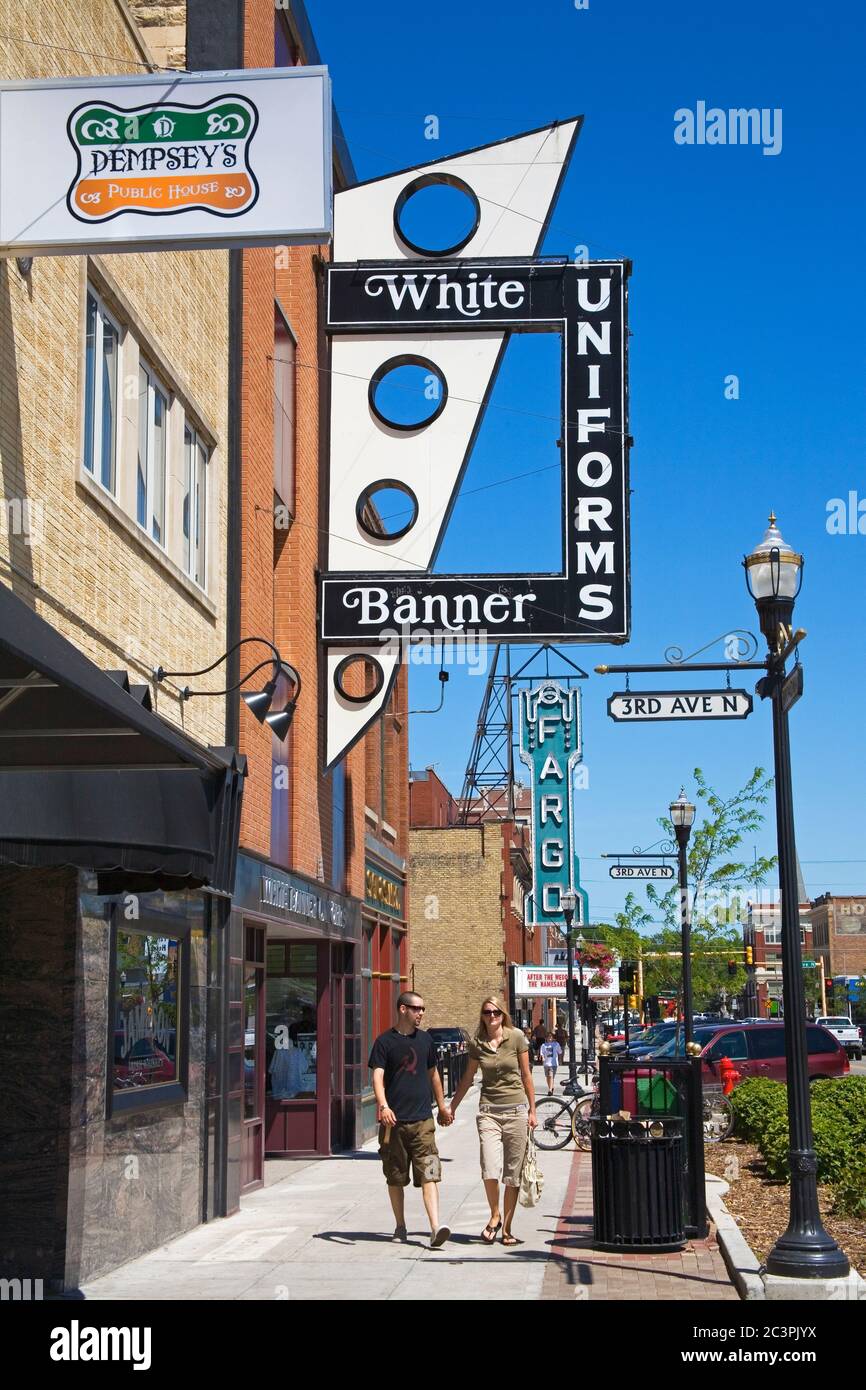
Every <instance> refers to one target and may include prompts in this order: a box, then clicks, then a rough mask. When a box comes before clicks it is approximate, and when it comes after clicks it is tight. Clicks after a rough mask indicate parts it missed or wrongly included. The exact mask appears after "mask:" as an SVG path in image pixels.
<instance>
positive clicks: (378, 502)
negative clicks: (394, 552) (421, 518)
mask: <svg viewBox="0 0 866 1390" xmlns="http://www.w3.org/2000/svg"><path fill="white" fill-rule="evenodd" d="M407 502H408V505H407ZM383 506H384V508H385V511H384V514H383V511H382V507H383ZM355 516H356V517H357V519H358V525H359V526H360V528H361V530H362V531H364V532H365V533H366V534H367V535H368V536H372V538H373V540H377V541H382V540H384V541H397V540H399V539H400V537H401V536H405V534H406V532H407V531H411V530H412V527H413V526H414V525H415V522H416V521H417V520H418V498H417V497H416V496H415V494H414V492H413V491H412V489H411V488H410V487H407V486H406V484H405V483H398V482H397V481H396V480H395V479H394V478H380V479H379V481H378V482H376V483H370V484H369V485H368V486H367V487H365V488H364V491H363V492H362V493H361V496H360V497H359V498H358V501H357V503H356V504H355ZM388 522H391V523H393V524H392V525H388V524H387V523H388Z"/></svg>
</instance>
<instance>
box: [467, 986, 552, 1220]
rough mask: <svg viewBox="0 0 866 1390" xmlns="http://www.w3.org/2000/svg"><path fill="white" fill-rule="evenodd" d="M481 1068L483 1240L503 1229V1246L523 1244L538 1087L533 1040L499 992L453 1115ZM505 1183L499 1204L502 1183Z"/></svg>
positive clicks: (487, 1006)
mask: <svg viewBox="0 0 866 1390" xmlns="http://www.w3.org/2000/svg"><path fill="white" fill-rule="evenodd" d="M479 1067H480V1068H481V1101H480V1104H479V1106H478V1118H477V1124H478V1137H479V1139H480V1141H481V1177H482V1180H483V1182H484V1191H485V1192H486V1194H487V1201H488V1204H489V1206H490V1220H489V1221H488V1223H487V1225H486V1226H485V1227H484V1230H483V1231H482V1232H481V1239H482V1240H483V1241H484V1242H485V1244H487V1245H492V1244H493V1242H494V1241H495V1239H496V1236H497V1233H498V1232H499V1230H500V1229H501V1230H502V1244H503V1245H520V1244H521V1242H520V1241H519V1240H518V1239H517V1237H516V1236H515V1235H514V1234H513V1232H512V1230H511V1222H512V1220H513V1218H514V1212H515V1209H516V1207H517V1198H518V1195H519V1192H520V1175H521V1172H522V1170H523V1159H524V1156H525V1154H526V1144H527V1140H528V1138H529V1130H530V1129H535V1125H536V1117H535V1089H534V1087H533V1084H532V1072H531V1070H530V1067H529V1044H528V1043H527V1041H526V1038H525V1037H524V1035H523V1033H522V1032H521V1030H520V1029H519V1028H515V1027H513V1026H512V1023H511V1018H510V1015H509V1013H508V1010H507V1009H506V1007H505V1005H504V1004H503V1003H502V1001H501V1000H499V999H497V998H496V997H495V995H493V996H491V997H490V998H489V999H485V1000H484V1002H483V1003H482V1005H481V1015H480V1017H479V1019H478V1028H477V1030H476V1033H475V1037H474V1038H473V1039H472V1042H471V1043H470V1044H469V1061H468V1063H467V1066H466V1071H465V1072H464V1073H463V1079H462V1080H461V1082H460V1085H459V1086H458V1087H457V1090H456V1092H455V1094H454V1098H453V1099H452V1101H451V1106H450V1110H451V1114H452V1117H453V1116H454V1115H455V1114H456V1112H457V1107H458V1105H459V1104H460V1102H461V1101H462V1099H463V1097H464V1096H465V1095H466V1092H467V1091H468V1090H469V1087H470V1086H471V1085H472V1082H473V1080H474V1077H475V1073H476V1072H477V1070H478V1068H479ZM500 1182H502V1183H504V1185H505V1196H504V1200H503V1203H502V1206H501V1207H500V1204H499V1184H500Z"/></svg>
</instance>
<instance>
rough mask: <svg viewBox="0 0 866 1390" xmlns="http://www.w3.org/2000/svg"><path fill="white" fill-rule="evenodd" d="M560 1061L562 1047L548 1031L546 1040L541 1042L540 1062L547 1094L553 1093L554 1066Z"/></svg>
mask: <svg viewBox="0 0 866 1390" xmlns="http://www.w3.org/2000/svg"><path fill="white" fill-rule="evenodd" d="M561 1061H562V1048H561V1047H560V1045H559V1043H558V1042H557V1041H556V1038H555V1037H554V1036H553V1034H552V1033H548V1035H547V1038H546V1040H545V1041H544V1042H543V1043H542V1044H541V1063H542V1066H543V1067H544V1079H545V1081H546V1082H547V1094H548V1095H549V1096H552V1095H553V1083H554V1081H555V1080H556V1068H557V1067H558V1066H559V1064H560V1062H561Z"/></svg>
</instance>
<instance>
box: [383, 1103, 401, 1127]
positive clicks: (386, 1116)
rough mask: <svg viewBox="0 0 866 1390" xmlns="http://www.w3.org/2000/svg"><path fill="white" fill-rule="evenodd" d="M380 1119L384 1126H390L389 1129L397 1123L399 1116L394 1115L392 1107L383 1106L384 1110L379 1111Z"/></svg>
mask: <svg viewBox="0 0 866 1390" xmlns="http://www.w3.org/2000/svg"><path fill="white" fill-rule="evenodd" d="M379 1119H380V1120H381V1122H382V1124H383V1125H388V1126H389V1128H390V1127H391V1126H393V1125H395V1124H396V1123H397V1116H396V1115H395V1114H394V1111H393V1110H392V1109H391V1107H390V1105H383V1106H382V1108H381V1109H380V1111H379Z"/></svg>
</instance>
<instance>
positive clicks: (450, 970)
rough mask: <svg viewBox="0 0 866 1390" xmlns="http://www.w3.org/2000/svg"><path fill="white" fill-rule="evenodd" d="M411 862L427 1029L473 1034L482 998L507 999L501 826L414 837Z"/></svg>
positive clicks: (414, 833)
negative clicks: (464, 1030) (460, 1028)
mask: <svg viewBox="0 0 866 1390" xmlns="http://www.w3.org/2000/svg"><path fill="white" fill-rule="evenodd" d="M409 856H410V858H409V905H410V906H409V925H410V933H409V941H410V953H411V959H412V964H413V965H414V967H415V988H416V989H417V990H418V991H419V993H421V994H422V995H423V996H424V1002H425V1003H426V1005H427V1015H426V1018H425V1027H428V1028H435V1027H440V1026H448V1025H451V1026H453V1025H462V1026H463V1027H464V1028H468V1029H469V1030H470V1032H473V1033H474V1031H475V1028H476V1026H477V1023H478V1010H479V1005H480V1003H481V1000H482V999H483V998H484V995H485V994H489V993H496V994H501V995H503V996H505V994H506V985H507V981H506V974H505V967H504V964H503V960H504V953H503V932H502V918H501V904H500V893H501V891H502V835H501V830H500V827H499V825H498V824H496V825H479V826H470V827H467V828H465V829H460V830H410V831H409Z"/></svg>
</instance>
